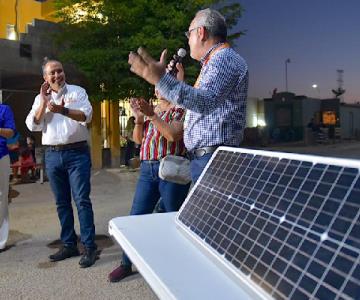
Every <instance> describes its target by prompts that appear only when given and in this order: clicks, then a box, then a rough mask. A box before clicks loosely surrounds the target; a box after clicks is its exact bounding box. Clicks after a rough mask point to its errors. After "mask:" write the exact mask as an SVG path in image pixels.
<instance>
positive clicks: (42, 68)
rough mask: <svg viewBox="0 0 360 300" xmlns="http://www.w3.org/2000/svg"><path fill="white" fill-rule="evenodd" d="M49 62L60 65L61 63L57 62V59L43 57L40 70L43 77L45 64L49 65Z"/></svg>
mask: <svg viewBox="0 0 360 300" xmlns="http://www.w3.org/2000/svg"><path fill="white" fill-rule="evenodd" d="M51 62H57V63H59V64H61V62H60V61H58V60H57V59H54V58H48V57H44V59H43V63H42V65H41V70H42V73H43V75H45V68H46V66H47V64H48V63H51Z"/></svg>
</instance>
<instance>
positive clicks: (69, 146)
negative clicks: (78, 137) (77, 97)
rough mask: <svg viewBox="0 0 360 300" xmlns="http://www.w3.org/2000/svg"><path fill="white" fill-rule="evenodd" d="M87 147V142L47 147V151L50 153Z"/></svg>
mask: <svg viewBox="0 0 360 300" xmlns="http://www.w3.org/2000/svg"><path fill="white" fill-rule="evenodd" d="M85 146H87V141H81V142H76V143H71V144H64V145H48V146H47V149H49V150H50V151H63V150H70V149H77V148H82V147H85Z"/></svg>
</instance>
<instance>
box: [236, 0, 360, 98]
mask: <svg viewBox="0 0 360 300" xmlns="http://www.w3.org/2000/svg"><path fill="white" fill-rule="evenodd" d="M239 3H240V4H241V5H242V6H243V7H244V9H245V12H244V14H243V16H242V17H241V18H240V20H239V23H238V28H240V29H241V30H246V31H247V32H246V35H245V36H242V37H241V38H240V39H239V40H238V41H237V43H236V45H237V49H238V52H239V53H240V54H241V55H242V56H243V57H244V58H245V59H246V61H247V63H248V65H249V72H250V86H249V96H252V97H260V98H264V97H270V96H271V93H272V90H273V89H274V88H277V90H278V91H284V90H285V60H286V59H287V58H290V60H291V62H290V63H289V64H288V89H289V91H291V92H294V93H296V94H297V95H307V96H309V97H321V98H329V97H333V94H332V92H331V89H335V88H337V86H338V83H337V72H336V70H337V69H343V70H344V74H343V80H344V84H343V88H344V89H345V90H346V93H345V94H344V100H345V101H346V102H348V103H354V102H357V101H360V0H301V1H293V0H239ZM313 84H317V85H318V88H317V89H314V88H312V85H313Z"/></svg>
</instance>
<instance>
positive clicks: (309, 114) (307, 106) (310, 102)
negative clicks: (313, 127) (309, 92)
mask: <svg viewBox="0 0 360 300" xmlns="http://www.w3.org/2000/svg"><path fill="white" fill-rule="evenodd" d="M302 101H303V111H302V124H303V126H307V124H309V122H310V120H311V119H312V118H315V117H316V115H317V114H319V112H320V110H321V102H320V101H321V100H319V99H311V98H307V99H303V100H302Z"/></svg>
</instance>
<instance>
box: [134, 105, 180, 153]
mask: <svg viewBox="0 0 360 300" xmlns="http://www.w3.org/2000/svg"><path fill="white" fill-rule="evenodd" d="M158 116H159V117H160V118H161V119H162V120H164V121H165V122H166V123H169V124H171V122H172V121H179V122H184V118H185V110H184V109H183V108H180V107H178V106H174V107H172V108H170V109H169V110H167V111H163V112H160V113H158ZM169 154H172V155H180V156H184V155H185V146H184V141H183V140H182V139H181V140H180V141H176V142H170V141H168V140H167V139H166V138H165V137H164V136H163V135H162V134H161V133H160V131H159V130H158V129H157V128H156V127H155V126H154V124H153V123H152V122H151V121H150V120H146V121H145V123H144V136H143V139H142V142H141V149H140V160H160V159H161V158H163V157H165V156H166V155H169Z"/></svg>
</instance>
